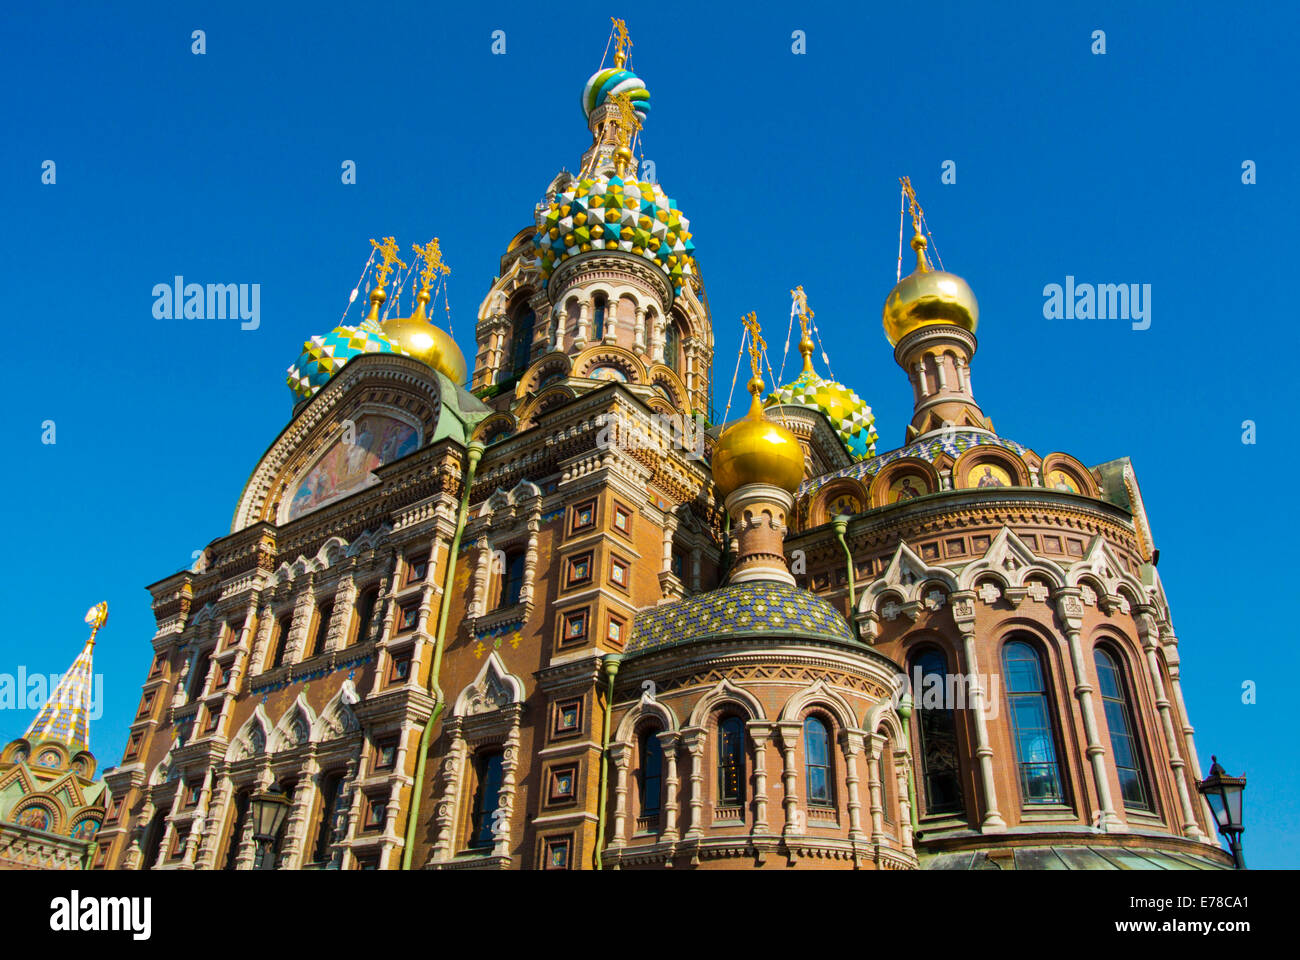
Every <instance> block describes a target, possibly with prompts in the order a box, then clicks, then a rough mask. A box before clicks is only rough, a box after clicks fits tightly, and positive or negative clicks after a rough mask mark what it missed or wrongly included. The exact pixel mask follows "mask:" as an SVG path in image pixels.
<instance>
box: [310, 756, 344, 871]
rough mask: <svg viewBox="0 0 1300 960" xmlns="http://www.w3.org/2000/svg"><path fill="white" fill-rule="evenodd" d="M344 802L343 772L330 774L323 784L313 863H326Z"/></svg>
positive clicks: (313, 846) (313, 848)
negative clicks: (336, 822)
mask: <svg viewBox="0 0 1300 960" xmlns="http://www.w3.org/2000/svg"><path fill="white" fill-rule="evenodd" d="M342 800H343V772H342V771H337V772H335V773H331V774H328V775H327V776H326V777H325V779H324V780H323V781H322V782H321V790H320V817H319V818H318V819H317V821H316V841H315V843H313V844H312V854H311V862H312V863H324V862H325V861H327V860H328V859H329V856H330V845H331V844H332V843H333V842H334V821H335V819H336V818H337V816H338V812H339V804H340V803H341V802H342Z"/></svg>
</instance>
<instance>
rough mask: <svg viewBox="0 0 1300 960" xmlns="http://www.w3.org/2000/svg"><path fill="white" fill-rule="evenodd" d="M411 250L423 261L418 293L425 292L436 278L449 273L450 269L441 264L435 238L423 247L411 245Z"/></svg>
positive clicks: (439, 249) (415, 244) (440, 256)
mask: <svg viewBox="0 0 1300 960" xmlns="http://www.w3.org/2000/svg"><path fill="white" fill-rule="evenodd" d="M411 249H412V250H414V251H415V252H416V253H417V254H418V255H419V256H420V258H421V259H422V260H424V269H423V270H421V271H420V292H422V293H423V292H425V291H427V290H428V289H429V287H430V286H432V284H433V281H434V280H435V279H436V278H437V277H439V276H446V275H447V274H449V273H451V267H449V266H447V265H446V264H445V263H443V262H442V249H441V248H440V247H439V246H438V238H437V237H434V238H433V239H432V240H430V241H429V242H428V243H426V244H425V245H424V246H420V245H419V244H418V243H413V244H411Z"/></svg>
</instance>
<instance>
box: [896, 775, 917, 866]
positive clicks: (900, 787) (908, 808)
mask: <svg viewBox="0 0 1300 960" xmlns="http://www.w3.org/2000/svg"><path fill="white" fill-rule="evenodd" d="M911 762H912V758H911V756H910V755H909V754H908V752H907V751H906V750H903V749H896V750H895V751H894V773H895V774H896V776H895V779H896V780H897V783H896V785H895V787H894V791H895V792H894V796H896V797H898V816H899V823H898V825H899V833H900V834H901V835H902V838H903V843H902V847H903V852H904V853H907V854H911V853H912V852H913V851H912V802H911V801H910V800H909V799H908V795H907V768H908V766H909V765H910V764H911Z"/></svg>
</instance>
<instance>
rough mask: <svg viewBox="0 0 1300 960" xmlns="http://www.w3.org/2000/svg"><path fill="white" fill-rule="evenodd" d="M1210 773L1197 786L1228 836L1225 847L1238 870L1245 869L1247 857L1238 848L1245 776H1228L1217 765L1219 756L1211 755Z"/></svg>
mask: <svg viewBox="0 0 1300 960" xmlns="http://www.w3.org/2000/svg"><path fill="white" fill-rule="evenodd" d="M1210 761H1211V763H1210V775H1209V776H1208V777H1206V778H1205V779H1204V780H1198V781H1197V782H1196V789H1197V790H1199V791H1200V792H1201V795H1202V796H1204V797H1205V799H1206V800H1208V801H1209V804H1210V811H1211V812H1212V813H1213V814H1214V819H1215V821H1216V823H1217V825H1218V827H1219V832H1220V833H1221V834H1223V835H1224V836H1225V837H1227V838H1228V848H1229V849H1230V850H1231V851H1232V859H1233V860H1235V861H1236V863H1237V869H1238V870H1245V869H1246V857H1245V855H1244V854H1242V852H1241V835H1242V833H1243V832H1245V829H1246V828H1245V827H1244V826H1242V822H1241V795H1242V792H1243V791H1244V790H1245V789H1246V778H1245V777H1230V776H1228V773H1227V771H1225V770H1224V769H1223V767H1221V766H1219V758H1218V757H1214V756H1212V757H1210Z"/></svg>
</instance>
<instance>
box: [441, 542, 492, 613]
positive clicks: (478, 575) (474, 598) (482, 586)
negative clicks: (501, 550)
mask: <svg viewBox="0 0 1300 960" xmlns="http://www.w3.org/2000/svg"><path fill="white" fill-rule="evenodd" d="M474 546H475V547H476V548H477V549H478V562H477V563H476V564H475V565H474V579H473V581H472V584H471V592H470V604H469V610H470V616H471V617H481V616H483V614H484V613H485V612H486V611H487V583H488V571H489V569H490V567H491V564H492V546H491V544H489V543H488V538H487V537H479V538H478V539H477V540H476V541H474ZM451 562H452V563H455V558H454V557H453V558H451Z"/></svg>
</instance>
